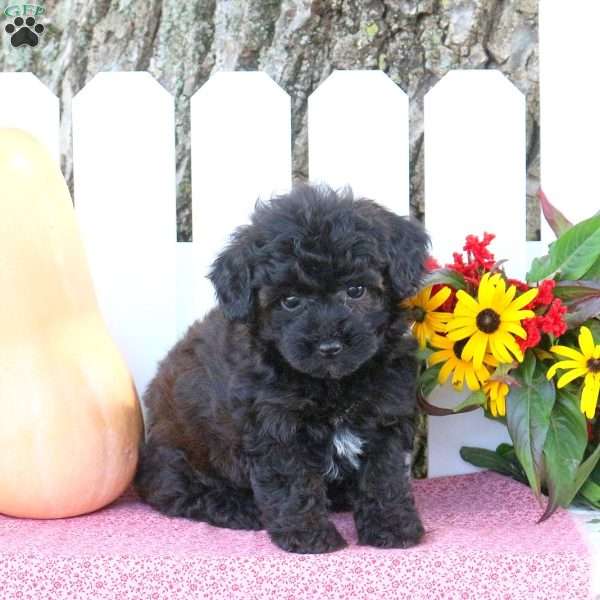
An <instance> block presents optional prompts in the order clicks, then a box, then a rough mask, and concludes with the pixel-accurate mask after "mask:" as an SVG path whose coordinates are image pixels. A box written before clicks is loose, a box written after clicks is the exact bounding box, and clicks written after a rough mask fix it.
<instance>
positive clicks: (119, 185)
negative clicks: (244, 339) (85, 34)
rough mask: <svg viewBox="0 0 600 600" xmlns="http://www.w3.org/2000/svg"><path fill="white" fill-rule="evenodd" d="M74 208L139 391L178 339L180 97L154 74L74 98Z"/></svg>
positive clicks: (102, 79)
mask: <svg viewBox="0 0 600 600" xmlns="http://www.w3.org/2000/svg"><path fill="white" fill-rule="evenodd" d="M73 162H74V183H75V208H76V213H77V216H78V220H79V224H80V227H81V231H82V235H83V239H84V243H85V247H86V252H87V256H88V260H89V264H90V268H91V271H92V277H93V280H94V284H95V287H96V292H97V295H98V301H99V304H100V308H101V311H102V313H103V315H104V318H105V320H106V322H107V325H108V327H109V330H110V331H111V333H112V335H113V337H114V338H115V341H116V342H117V344H118V345H119V347H120V349H121V351H122V352H123V353H124V355H125V358H126V360H127V362H128V364H129V367H130V369H131V370H132V372H133V375H134V379H135V382H136V384H137V387H138V391H139V392H140V393H142V392H143V390H144V389H145V387H146V384H147V383H148V381H149V380H150V378H151V377H152V376H153V374H154V372H155V369H156V363H157V362H158V361H159V360H160V359H161V358H163V356H164V355H165V354H166V352H167V351H168V350H169V349H170V347H171V345H172V344H173V343H174V341H175V327H176V325H175V322H176V315H175V290H176V281H175V268H176V257H175V245H176V239H177V234H176V216H175V215H176V213H175V133H174V102H173V98H172V96H171V95H170V94H168V92H166V90H164V88H162V87H161V86H160V85H159V84H158V82H156V81H155V80H154V79H153V78H152V77H151V76H150V75H149V74H148V73H141V72H129V73H120V72H111V73H101V74H99V75H97V76H96V77H94V79H92V81H91V82H90V83H89V84H88V85H86V87H85V88H83V90H82V91H81V92H80V93H79V94H77V96H75V98H74V99H73Z"/></svg>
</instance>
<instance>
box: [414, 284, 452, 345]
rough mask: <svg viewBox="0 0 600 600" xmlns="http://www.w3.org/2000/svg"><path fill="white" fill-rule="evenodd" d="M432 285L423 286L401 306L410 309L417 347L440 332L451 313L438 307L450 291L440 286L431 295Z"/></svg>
mask: <svg viewBox="0 0 600 600" xmlns="http://www.w3.org/2000/svg"><path fill="white" fill-rule="evenodd" d="M432 289H433V288H432V286H429V287H426V288H423V289H422V290H421V291H420V292H419V293H418V294H417V295H416V296H413V297H412V298H409V299H408V300H405V301H404V303H403V306H405V307H406V308H409V309H411V312H412V315H413V319H414V324H413V329H412V330H413V334H414V336H415V337H416V338H417V341H418V342H419V348H421V349H422V348H425V345H426V344H427V341H428V340H430V339H431V338H432V337H433V336H434V335H435V334H436V333H439V332H441V331H442V330H443V329H444V326H445V324H446V322H447V321H448V319H449V318H450V316H451V313H447V312H440V311H438V310H436V309H438V308H439V307H440V306H441V305H442V304H444V302H446V300H448V298H449V297H450V294H451V293H452V290H451V289H450V288H449V287H446V286H444V287H442V288H440V289H439V290H438V291H437V292H436V293H435V294H433V296H432V295H431V292H432Z"/></svg>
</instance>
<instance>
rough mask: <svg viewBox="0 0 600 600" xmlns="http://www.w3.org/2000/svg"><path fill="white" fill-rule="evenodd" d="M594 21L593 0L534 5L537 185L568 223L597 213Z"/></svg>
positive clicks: (599, 10) (599, 95)
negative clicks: (536, 9) (537, 59)
mask: <svg viewBox="0 0 600 600" xmlns="http://www.w3.org/2000/svg"><path fill="white" fill-rule="evenodd" d="M599 21H600V2H597V0H571V1H570V2H569V9H568V10H565V6H564V5H563V3H561V2H556V1H554V0H541V1H540V7H539V36H540V129H541V139H540V143H541V175H542V178H541V179H542V181H541V186H542V189H543V190H544V192H545V193H546V196H547V197H548V199H549V200H550V202H552V204H554V205H555V206H556V207H557V208H559V209H560V210H561V211H562V212H563V213H564V214H565V216H566V217H567V218H568V219H569V220H570V221H571V222H573V223H576V222H579V221H582V220H583V219H586V218H588V217H591V216H592V215H593V214H594V213H596V212H597V211H598V210H600V182H599V178H598V163H599V161H598V140H599V139H600V110H599V107H600V89H599V87H598V80H597V75H596V73H597V71H598V22H599ZM542 224H543V226H542V235H543V238H544V240H545V241H546V242H550V241H552V240H553V239H555V236H554V234H553V233H552V231H551V230H550V228H549V227H548V226H547V225H546V223H545V221H544V219H543V217H542Z"/></svg>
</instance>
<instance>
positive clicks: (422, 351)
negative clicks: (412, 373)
mask: <svg viewBox="0 0 600 600" xmlns="http://www.w3.org/2000/svg"><path fill="white" fill-rule="evenodd" d="M432 354H433V350H432V349H431V348H428V347H427V346H425V348H419V349H418V350H417V354H416V357H417V360H427V359H428V358H429V357H430V356H431V355H432Z"/></svg>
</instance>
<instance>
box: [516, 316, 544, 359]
mask: <svg viewBox="0 0 600 600" xmlns="http://www.w3.org/2000/svg"><path fill="white" fill-rule="evenodd" d="M539 319H540V317H533V318H531V319H525V320H524V321H523V323H522V325H523V329H525V331H526V332H527V337H526V338H525V339H521V338H517V344H519V348H521V351H522V352H525V350H527V348H534V347H535V346H537V345H538V344H539V343H540V340H541V339H542V334H541V331H540V322H539Z"/></svg>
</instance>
